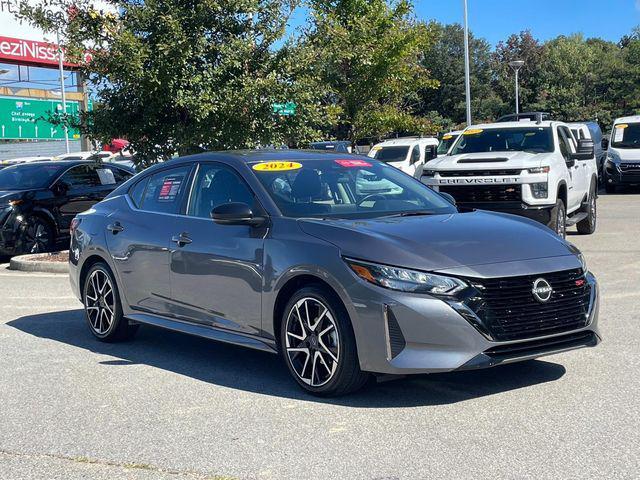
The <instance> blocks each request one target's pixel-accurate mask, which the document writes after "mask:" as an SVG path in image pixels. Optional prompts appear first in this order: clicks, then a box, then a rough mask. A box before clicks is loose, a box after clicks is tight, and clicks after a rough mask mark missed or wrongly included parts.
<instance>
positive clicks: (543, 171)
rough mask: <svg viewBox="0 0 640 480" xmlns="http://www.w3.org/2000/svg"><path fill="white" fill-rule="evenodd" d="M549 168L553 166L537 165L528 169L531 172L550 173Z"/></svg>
mask: <svg viewBox="0 0 640 480" xmlns="http://www.w3.org/2000/svg"><path fill="white" fill-rule="evenodd" d="M549 170H551V167H549V166H546V167H535V168H529V169H528V171H529V173H549Z"/></svg>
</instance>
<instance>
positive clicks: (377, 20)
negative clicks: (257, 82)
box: [301, 0, 437, 141]
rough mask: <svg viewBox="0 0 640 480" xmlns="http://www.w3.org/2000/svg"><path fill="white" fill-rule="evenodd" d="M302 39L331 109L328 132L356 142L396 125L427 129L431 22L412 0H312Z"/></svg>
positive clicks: (315, 78)
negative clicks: (423, 107)
mask: <svg viewBox="0 0 640 480" xmlns="http://www.w3.org/2000/svg"><path fill="white" fill-rule="evenodd" d="M310 8H311V20H310V25H309V26H308V28H307V29H306V30H305V31H304V33H303V37H302V39H301V41H302V43H303V45H304V47H303V48H304V49H306V50H307V51H309V52H311V53H310V55H309V57H308V58H309V60H310V63H309V69H308V77H309V78H310V83H315V84H316V87H317V91H318V93H319V95H320V102H321V104H322V105H323V107H324V108H326V110H327V111H328V112H330V115H329V116H328V118H329V119H330V123H329V124H328V126H329V127H330V129H329V130H328V131H325V133H326V134H328V135H330V136H333V137H337V138H346V139H349V140H352V141H357V140H360V139H362V138H367V137H380V136H383V135H386V134H389V133H391V132H415V133H423V132H424V133H426V132H429V131H430V130H431V129H432V127H431V122H430V121H429V120H428V119H427V118H424V117H421V116H419V115H416V107H417V106H418V103H419V101H420V98H419V95H418V92H419V91H422V90H424V89H427V88H431V87H434V86H435V85H437V84H436V82H434V81H433V80H431V78H430V77H429V74H428V71H427V69H426V68H425V66H424V65H423V63H422V62H421V61H420V60H421V54H422V52H423V51H424V50H425V48H427V47H428V46H429V44H430V42H431V39H432V37H433V35H432V32H431V29H430V28H429V27H428V26H426V25H424V24H421V23H418V22H416V21H415V20H414V19H413V17H412V16H411V11H412V10H411V4H410V3H409V2H408V1H406V0H400V1H398V2H394V3H390V2H388V1H386V0H311V1H310Z"/></svg>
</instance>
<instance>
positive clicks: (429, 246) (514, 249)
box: [298, 211, 576, 271]
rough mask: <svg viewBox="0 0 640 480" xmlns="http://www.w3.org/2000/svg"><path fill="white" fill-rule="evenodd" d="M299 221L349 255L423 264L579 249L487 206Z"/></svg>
mask: <svg viewBox="0 0 640 480" xmlns="http://www.w3.org/2000/svg"><path fill="white" fill-rule="evenodd" d="M298 222H299V225H300V228H301V229H302V230H303V231H304V232H305V233H307V234H309V235H313V236H314V237H317V238H320V239H323V240H325V241H327V242H330V243H332V244H334V245H336V246H337V247H338V248H340V250H341V253H342V255H344V256H347V257H352V258H357V259H362V260H369V261H372V262H377V263H383V264H388V265H395V266H400V267H406V268H415V269H418V270H428V271H437V270H450V269H453V268H458V267H465V266H472V265H483V264H494V263H503V262H518V261H520V262H521V261H526V260H532V259H538V258H550V257H560V256H567V255H574V254H575V251H576V250H575V247H573V246H572V245H570V244H569V243H567V242H565V241H564V240H562V239H561V238H560V237H558V236H557V235H556V234H555V233H553V232H552V231H551V230H549V229H548V228H547V227H545V226H543V225H540V224H537V223H535V222H533V221H531V220H528V219H524V218H520V217H515V216H512V215H506V214H500V213H491V212H484V211H473V212H468V213H457V214H447V215H429V216H414V217H390V218H378V219H365V220H362V219H360V220H345V219H339V220H338V219H330V220H320V219H317V220H316V219H301V220H299V221H298Z"/></svg>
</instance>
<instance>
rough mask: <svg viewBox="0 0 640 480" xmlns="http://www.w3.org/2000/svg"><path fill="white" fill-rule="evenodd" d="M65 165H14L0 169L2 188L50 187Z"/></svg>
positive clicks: (0, 187)
mask: <svg viewBox="0 0 640 480" xmlns="http://www.w3.org/2000/svg"><path fill="white" fill-rule="evenodd" d="M63 169H64V166H61V165H56V164H53V163H47V164H42V163H32V164H22V165H14V166H12V167H7V168H4V169H2V170H0V190H30V189H33V188H45V187H48V186H49V184H50V183H51V181H52V180H53V179H54V178H55V177H56V176H57V175H59V174H60V173H62V170H63Z"/></svg>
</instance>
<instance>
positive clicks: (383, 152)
mask: <svg viewBox="0 0 640 480" xmlns="http://www.w3.org/2000/svg"><path fill="white" fill-rule="evenodd" d="M373 151H374V152H375V153H374V154H373V158H375V159H376V160H380V161H382V162H402V161H404V160H405V159H406V158H407V153H409V147H374V148H373Z"/></svg>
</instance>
